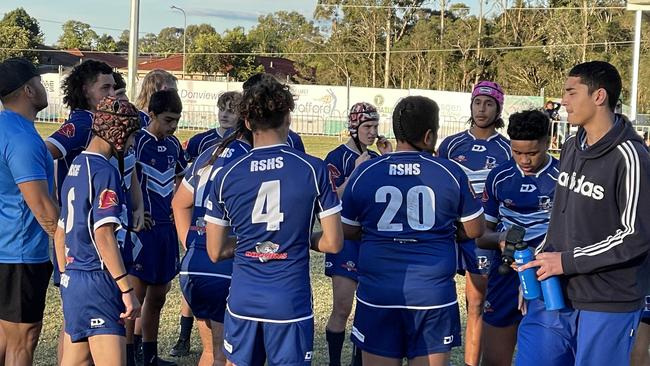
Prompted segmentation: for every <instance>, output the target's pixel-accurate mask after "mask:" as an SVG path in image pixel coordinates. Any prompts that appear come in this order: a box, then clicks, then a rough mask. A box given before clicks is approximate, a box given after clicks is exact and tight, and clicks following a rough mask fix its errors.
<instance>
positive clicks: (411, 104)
mask: <svg viewBox="0 0 650 366" xmlns="http://www.w3.org/2000/svg"><path fill="white" fill-rule="evenodd" d="M439 112H440V108H438V104H436V102H435V101H433V100H431V99H429V98H427V97H423V96H409V97H406V98H404V99H402V100H400V101H399V103H397V105H396V106H395V109H394V110H393V132H394V133H395V138H396V139H397V140H401V141H406V142H408V143H409V144H410V145H411V146H413V147H415V144H417V143H418V142H420V141H422V139H423V138H424V135H425V134H426V132H427V130H431V131H433V132H434V133H436V134H437V132H438V128H439V127H440V120H439Z"/></svg>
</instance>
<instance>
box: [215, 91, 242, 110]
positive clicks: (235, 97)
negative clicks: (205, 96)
mask: <svg viewBox="0 0 650 366" xmlns="http://www.w3.org/2000/svg"><path fill="white" fill-rule="evenodd" d="M241 96H242V94H241V93H240V92H236V91H229V92H225V93H223V94H221V95H219V99H218V100H217V107H219V110H221V111H223V110H225V109H226V107H229V108H230V109H234V108H235V106H237V105H238V104H239V102H240V101H241Z"/></svg>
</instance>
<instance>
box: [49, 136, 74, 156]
mask: <svg viewBox="0 0 650 366" xmlns="http://www.w3.org/2000/svg"><path fill="white" fill-rule="evenodd" d="M45 141H47V142H49V143H51V144H52V145H54V146H56V148H57V149H59V151H60V152H61V156H63V157H65V156H67V155H68V151H67V150H66V149H65V147H63V145H61V143H60V142H58V141H57V140H56V139H53V138H51V137H48V138H47V139H45Z"/></svg>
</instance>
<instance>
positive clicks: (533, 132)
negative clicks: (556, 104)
mask: <svg viewBox="0 0 650 366" xmlns="http://www.w3.org/2000/svg"><path fill="white" fill-rule="evenodd" d="M509 122H510V123H509V124H508V136H510V139H511V140H523V141H536V140H542V139H544V138H548V137H549V134H550V125H551V121H550V119H549V118H548V115H547V114H546V113H544V112H542V111H540V110H537V109H533V110H528V111H522V112H517V113H514V114H511V115H510V118H509Z"/></svg>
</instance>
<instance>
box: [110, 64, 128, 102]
mask: <svg viewBox="0 0 650 366" xmlns="http://www.w3.org/2000/svg"><path fill="white" fill-rule="evenodd" d="M113 79H114V80H115V97H116V98H117V99H122V100H126V101H128V100H129V97H127V96H126V81H124V78H123V77H122V74H120V73H119V72H117V71H113Z"/></svg>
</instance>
